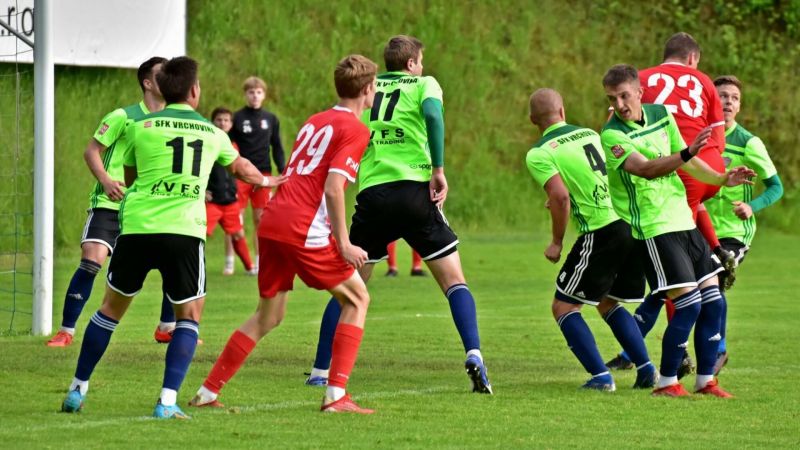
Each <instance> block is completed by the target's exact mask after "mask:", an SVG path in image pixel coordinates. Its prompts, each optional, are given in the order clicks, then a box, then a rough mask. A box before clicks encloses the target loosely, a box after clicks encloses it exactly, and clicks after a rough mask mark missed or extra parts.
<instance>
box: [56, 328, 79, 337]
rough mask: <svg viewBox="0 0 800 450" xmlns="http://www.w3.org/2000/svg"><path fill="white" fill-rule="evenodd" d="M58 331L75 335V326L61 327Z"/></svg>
mask: <svg viewBox="0 0 800 450" xmlns="http://www.w3.org/2000/svg"><path fill="white" fill-rule="evenodd" d="M59 331H64V332H66V333H69V335H70V336H75V328H69V327H61V329H60V330H59Z"/></svg>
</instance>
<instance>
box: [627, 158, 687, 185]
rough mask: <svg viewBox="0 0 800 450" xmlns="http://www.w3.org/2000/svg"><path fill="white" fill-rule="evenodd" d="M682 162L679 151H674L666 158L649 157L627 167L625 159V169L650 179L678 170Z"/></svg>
mask: <svg viewBox="0 0 800 450" xmlns="http://www.w3.org/2000/svg"><path fill="white" fill-rule="evenodd" d="M629 159H630V158H629ZM683 164H684V162H683V159H682V158H681V155H680V153H674V154H672V155H669V156H667V157H666V158H657V159H651V160H647V161H646V162H644V163H643V164H640V165H631V166H632V167H629V164H627V161H626V164H625V170H626V171H628V172H629V173H632V174H633V175H636V176H638V177H642V178H646V179H648V180H652V179H654V178H658V177H663V176H664V175H669V174H670V173H672V172H674V171H676V170H678V168H679V167H681V166H682V165H683ZM631 169H633V170H631Z"/></svg>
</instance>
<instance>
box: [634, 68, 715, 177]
mask: <svg viewBox="0 0 800 450" xmlns="http://www.w3.org/2000/svg"><path fill="white" fill-rule="evenodd" d="M639 80H640V81H641V83H642V88H643V89H644V95H643V96H642V103H657V104H659V105H664V106H666V107H667V109H668V110H669V112H671V113H672V115H673V116H675V121H676V122H677V123H678V128H679V129H680V130H681V136H683V140H684V141H685V142H686V145H690V144H691V143H692V142H694V138H695V137H696V136H697V134H698V133H700V131H701V130H702V129H703V128H705V127H707V126H710V125H711V126H715V128H714V131H713V132H712V133H711V138H709V140H708V144H706V146H705V147H703V149H702V150H701V156H702V153H703V152H706V151H711V150H716V151H717V153H718V154H719V155H722V152H723V150H725V126H724V125H725V118H724V117H723V116H722V102H720V100H719V94H717V89H716V87H714V83H713V82H712V81H711V78H709V77H708V75H706V74H704V73H703V72H700V71H699V70H696V69H692V68H691V67H688V66H685V65H683V64H678V63H664V64H661V65H659V66H655V67H651V68H649V69H644V70H642V71H640V72H639ZM709 156H712V155H709ZM712 157H713V159H718V158H716V157H715V156H712ZM703 159H704V160H706V159H707V158H703ZM719 170H723V169H719Z"/></svg>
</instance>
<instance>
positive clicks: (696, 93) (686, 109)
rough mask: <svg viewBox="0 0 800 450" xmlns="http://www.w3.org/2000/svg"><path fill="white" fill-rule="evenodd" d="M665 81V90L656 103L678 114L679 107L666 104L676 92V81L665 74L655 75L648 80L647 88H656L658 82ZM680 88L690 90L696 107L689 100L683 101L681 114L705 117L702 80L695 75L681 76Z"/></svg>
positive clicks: (681, 102)
mask: <svg viewBox="0 0 800 450" xmlns="http://www.w3.org/2000/svg"><path fill="white" fill-rule="evenodd" d="M659 80H663V81H664V88H663V89H662V90H661V92H660V93H659V94H658V97H656V100H655V103H657V104H659V105H664V106H666V107H667V109H668V110H669V112H671V113H673V114H674V113H676V112H678V105H670V104H665V103H664V102H665V101H666V100H667V99H668V98H669V96H670V94H672V91H673V90H675V79H674V78H672V77H671V76H669V75H667V74H665V73H660V72H657V73H654V74H652V75H650V77H649V78H648V79H647V87H656V86H658V81H659ZM690 82H691V83H692V88H691V89H689V83H690ZM678 87H680V88H684V89H687V90H688V93H689V98H690V99H692V101H693V102H694V105H692V104H691V103H690V102H689V101H688V100H681V101H680V106H681V112H682V113H684V114H686V115H687V116H689V117H700V116H702V115H703V97H702V95H703V85H702V84H701V83H700V80H698V79H697V77H695V76H694V75H689V74H686V75H681V77H680V78H678Z"/></svg>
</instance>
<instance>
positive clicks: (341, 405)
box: [319, 394, 375, 414]
mask: <svg viewBox="0 0 800 450" xmlns="http://www.w3.org/2000/svg"><path fill="white" fill-rule="evenodd" d="M319 410H320V411H322V412H328V413H356V414H372V413H374V412H375V410H374V409H367V408H362V407H360V406H358V405H356V403H355V402H354V401H353V400H352V399H351V398H350V394H345V396H344V397H342V398H340V399H339V400H336V401H335V402H331V403H328V404H327V405H326V404H325V399H323V400H322V407H321V408H320V409H319Z"/></svg>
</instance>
